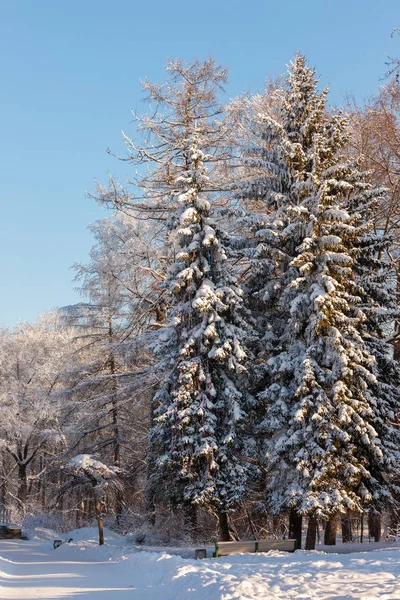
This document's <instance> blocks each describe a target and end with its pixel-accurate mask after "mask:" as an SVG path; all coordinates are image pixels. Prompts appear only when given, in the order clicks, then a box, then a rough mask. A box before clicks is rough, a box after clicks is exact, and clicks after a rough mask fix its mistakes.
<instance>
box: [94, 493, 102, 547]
mask: <svg viewBox="0 0 400 600" xmlns="http://www.w3.org/2000/svg"><path fill="white" fill-rule="evenodd" d="M101 508H102V503H101V502H100V501H99V500H98V501H97V502H96V519H97V526H98V528H99V546H102V545H103V544H104V527H103V517H102V514H101Z"/></svg>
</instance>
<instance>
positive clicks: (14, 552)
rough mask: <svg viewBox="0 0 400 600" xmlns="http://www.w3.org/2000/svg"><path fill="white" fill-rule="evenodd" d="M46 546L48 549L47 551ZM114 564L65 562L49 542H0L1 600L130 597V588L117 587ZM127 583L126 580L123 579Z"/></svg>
mask: <svg viewBox="0 0 400 600" xmlns="http://www.w3.org/2000/svg"><path fill="white" fill-rule="evenodd" d="M47 546H48V548H47ZM118 566H119V565H118V563H117V561H115V560H114V561H113V560H107V561H90V560H87V559H86V557H85V558H83V557H82V558H80V557H79V556H78V558H77V557H76V556H73V557H72V560H68V559H65V556H64V555H63V554H61V553H60V551H59V550H53V548H52V547H51V544H50V542H49V543H48V544H47V545H45V544H43V543H42V542H40V541H35V540H32V541H30V540H28V541H26V540H23V541H21V540H0V598H1V600H9V599H10V600H11V599H12V600H33V599H40V600H50V599H58V598H71V597H77V598H79V600H88V599H89V598H94V597H96V598H98V599H99V600H119V599H121V600H122V599H125V598H128V597H130V598H132V597H133V594H132V592H133V590H132V587H131V586H128V587H119V586H118V573H117V572H116V571H118ZM122 579H123V580H126V576H125V577H123V578H122Z"/></svg>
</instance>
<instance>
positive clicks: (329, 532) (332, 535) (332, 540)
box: [324, 516, 338, 546]
mask: <svg viewBox="0 0 400 600" xmlns="http://www.w3.org/2000/svg"><path fill="white" fill-rule="evenodd" d="M337 525H338V518H337V516H334V517H331V518H330V519H329V521H327V522H326V526H325V535H324V544H325V546H335V545H336V532H337Z"/></svg>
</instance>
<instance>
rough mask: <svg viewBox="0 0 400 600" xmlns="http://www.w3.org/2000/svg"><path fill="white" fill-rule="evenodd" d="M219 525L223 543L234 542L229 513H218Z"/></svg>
mask: <svg viewBox="0 0 400 600" xmlns="http://www.w3.org/2000/svg"><path fill="white" fill-rule="evenodd" d="M218 524H219V535H220V539H221V542H230V541H231V540H232V536H231V532H230V530H229V523H228V513H226V512H219V513H218Z"/></svg>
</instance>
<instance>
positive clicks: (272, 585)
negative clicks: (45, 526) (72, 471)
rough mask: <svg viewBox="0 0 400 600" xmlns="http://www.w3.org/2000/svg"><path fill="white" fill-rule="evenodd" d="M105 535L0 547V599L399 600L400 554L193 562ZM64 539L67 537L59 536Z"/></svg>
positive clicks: (44, 538)
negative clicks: (101, 539) (102, 540)
mask: <svg viewBox="0 0 400 600" xmlns="http://www.w3.org/2000/svg"><path fill="white" fill-rule="evenodd" d="M106 533H107V538H108V543H107V544H106V545H105V546H103V547H101V548H100V547H98V546H96V540H95V530H94V529H87V530H79V531H78V532H72V534H71V537H74V541H73V542H72V543H70V544H63V545H62V546H61V547H60V548H58V549H57V550H54V549H53V547H52V539H53V537H54V536H53V535H52V533H51V532H48V534H47V535H46V533H45V532H40V535H36V536H34V537H33V538H32V539H30V540H29V541H20V540H0V598H1V600H8V599H13V600H31V599H43V600H48V599H56V598H76V599H79V600H89V599H90V600H92V599H93V598H97V599H98V600H119V599H120V598H121V600H122V599H123V598H126V599H128V598H130V599H133V600H191V599H192V598H193V600H233V599H241V600H255V599H257V600H269V599H271V600H272V599H277V600H278V599H279V600H292V599H293V600H295V599H296V600H300V599H303V600H306V599H307V600H308V599H313V600H314V599H315V600H328V599H329V600H331V599H337V600H348V599H352V598H357V599H359V600H375V599H378V598H379V599H381V600H389V599H391V600H399V599H400V549H399V548H390V549H378V550H374V551H373V552H358V553H352V554H333V553H329V554H327V553H323V552H318V551H315V552H305V551H298V552H296V553H295V554H285V553H279V552H273V553H269V554H246V555H236V556H231V557H225V558H219V559H206V560H203V561H195V560H192V559H186V558H182V556H177V555H172V554H169V553H167V552H147V551H145V552H143V551H141V552H136V551H134V549H133V548H132V547H130V548H129V547H127V546H126V540H124V539H123V538H119V537H118V536H116V535H114V534H110V532H106ZM63 537H64V538H67V537H68V536H63Z"/></svg>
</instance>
